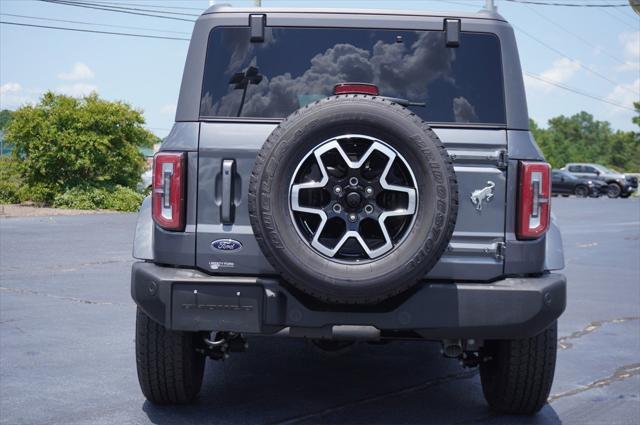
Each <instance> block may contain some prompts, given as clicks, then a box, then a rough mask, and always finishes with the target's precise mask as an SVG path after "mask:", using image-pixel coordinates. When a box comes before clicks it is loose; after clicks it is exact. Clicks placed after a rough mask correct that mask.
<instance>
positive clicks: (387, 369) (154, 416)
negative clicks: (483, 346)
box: [142, 337, 561, 424]
mask: <svg viewBox="0 0 640 425" xmlns="http://www.w3.org/2000/svg"><path fill="white" fill-rule="evenodd" d="M250 344H251V346H250V348H249V350H248V351H247V352H245V353H236V354H232V355H231V357H230V358H229V359H228V360H226V361H224V362H214V361H209V362H208V364H207V370H206V373H205V378H204V383H203V387H202V392H201V393H200V397H199V398H198V400H197V402H196V403H195V404H192V405H189V406H178V407H175V406H155V405H153V404H151V403H149V402H145V403H144V404H143V406H142V409H143V411H144V413H145V414H146V415H147V416H148V418H149V420H150V421H151V422H153V423H155V424H165V423H194V424H195V423H215V424H222V423H242V424H244V423H251V424H256V423H271V424H288V423H331V424H339V423H350V424H353V423H378V424H389V423H414V424H443V423H492V424H513V423H522V424H560V423H561V422H560V420H559V418H558V416H557V415H556V413H555V411H554V410H553V408H552V407H551V406H548V405H547V406H545V408H544V409H543V410H542V411H541V412H540V413H539V414H538V415H536V416H533V417H516V416H497V415H495V414H493V413H492V412H491V411H490V410H489V409H488V407H487V405H486V403H485V401H484V398H483V396H482V389H481V386H480V379H479V376H478V373H477V369H464V368H462V367H460V366H459V365H458V363H457V362H456V361H454V360H449V359H445V358H443V357H442V356H441V354H440V346H439V344H436V343H426V342H425V343H411V342H393V343H390V344H384V345H372V344H366V343H359V344H356V345H355V346H353V347H352V348H350V349H349V350H348V351H347V352H345V353H341V354H327V353H324V352H320V351H318V350H317V349H316V348H314V347H312V346H311V344H309V343H306V342H305V341H303V340H296V339H285V338H264V337H261V338H254V339H253V340H250Z"/></svg>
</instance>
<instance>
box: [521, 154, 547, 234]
mask: <svg viewBox="0 0 640 425" xmlns="http://www.w3.org/2000/svg"><path fill="white" fill-rule="evenodd" d="M550 175H551V167H550V166H549V164H547V163H545V162H521V163H520V193H519V200H518V229H517V236H518V239H535V238H538V237H540V236H542V235H543V234H544V233H545V232H546V231H547V229H548V228H549V220H550V218H549V217H550V214H551V205H550V202H551V178H550Z"/></svg>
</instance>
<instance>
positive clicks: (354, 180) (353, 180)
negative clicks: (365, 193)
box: [349, 177, 358, 186]
mask: <svg viewBox="0 0 640 425" xmlns="http://www.w3.org/2000/svg"><path fill="white" fill-rule="evenodd" d="M349 184H350V185H351V186H357V185H358V178H357V177H351V178H350V179H349Z"/></svg>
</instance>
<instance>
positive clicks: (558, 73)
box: [524, 58, 580, 93]
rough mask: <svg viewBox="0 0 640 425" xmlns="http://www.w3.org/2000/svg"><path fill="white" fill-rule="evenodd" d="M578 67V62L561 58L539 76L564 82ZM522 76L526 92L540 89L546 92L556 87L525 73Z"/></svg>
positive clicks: (569, 78) (556, 81)
mask: <svg viewBox="0 0 640 425" xmlns="http://www.w3.org/2000/svg"><path fill="white" fill-rule="evenodd" d="M579 69H580V62H578V61H575V60H571V59H568V58H562V59H558V60H556V61H554V62H553V64H552V66H551V68H549V69H547V70H546V71H543V72H542V73H541V74H540V76H541V77H542V78H544V79H545V80H549V81H553V82H555V83H565V82H567V81H569V80H571V78H573V76H574V75H575V73H576V72H577V71H578V70H579ZM524 77H525V78H524V82H525V85H526V86H527V91H528V92H532V91H541V92H544V93H548V92H550V91H551V90H554V89H555V88H556V87H554V86H552V85H551V84H547V83H544V82H542V81H540V80H536V79H534V78H531V77H528V76H526V75H525V76H524Z"/></svg>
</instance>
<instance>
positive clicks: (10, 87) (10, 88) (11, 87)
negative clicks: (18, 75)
mask: <svg viewBox="0 0 640 425" xmlns="http://www.w3.org/2000/svg"><path fill="white" fill-rule="evenodd" d="M21 90H22V86H21V85H20V84H18V83H5V84H3V85H1V86H0V95H1V94H5V93H17V92H19V91H21Z"/></svg>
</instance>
